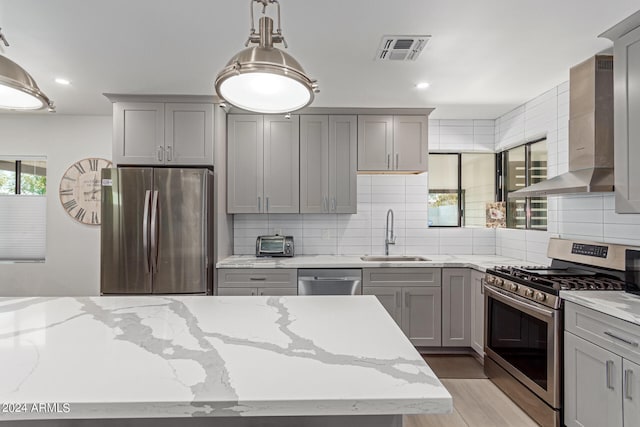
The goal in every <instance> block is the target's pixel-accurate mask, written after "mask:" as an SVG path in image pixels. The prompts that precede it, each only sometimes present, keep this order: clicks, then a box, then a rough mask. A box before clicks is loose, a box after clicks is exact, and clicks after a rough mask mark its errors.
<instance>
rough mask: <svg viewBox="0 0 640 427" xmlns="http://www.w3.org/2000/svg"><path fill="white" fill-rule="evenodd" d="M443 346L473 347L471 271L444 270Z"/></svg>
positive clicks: (465, 269)
mask: <svg viewBox="0 0 640 427" xmlns="http://www.w3.org/2000/svg"><path fill="white" fill-rule="evenodd" d="M442 314H443V316H442V346H443V347H469V346H470V345H471V319H470V315H471V271H470V270H469V269H468V268H443V269H442Z"/></svg>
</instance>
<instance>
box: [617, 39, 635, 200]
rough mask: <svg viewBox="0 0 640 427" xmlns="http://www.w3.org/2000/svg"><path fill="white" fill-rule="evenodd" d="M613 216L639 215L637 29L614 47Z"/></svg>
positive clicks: (618, 41) (619, 40)
mask: <svg viewBox="0 0 640 427" xmlns="http://www.w3.org/2000/svg"><path fill="white" fill-rule="evenodd" d="M614 58H615V63H614V67H613V71H614V75H615V98H614V99H615V101H614V102H615V107H614V108H615V113H616V114H615V117H614V122H615V125H614V126H615V133H614V135H615V194H616V196H615V197H616V212H618V213H640V168H638V163H639V162H640V143H638V141H640V28H636V29H635V30H633V31H630V32H629V33H627V34H625V35H623V36H622V37H620V38H619V39H618V40H616V41H615V43H614Z"/></svg>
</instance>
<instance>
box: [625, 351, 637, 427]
mask: <svg viewBox="0 0 640 427" xmlns="http://www.w3.org/2000/svg"><path fill="white" fill-rule="evenodd" d="M622 370H623V377H622V393H623V404H622V405H623V406H624V425H625V427H628V426H633V425H637V423H640V365H638V364H636V363H633V362H630V361H628V360H627V359H623V360H622Z"/></svg>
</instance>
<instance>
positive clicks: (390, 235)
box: [384, 209, 396, 255]
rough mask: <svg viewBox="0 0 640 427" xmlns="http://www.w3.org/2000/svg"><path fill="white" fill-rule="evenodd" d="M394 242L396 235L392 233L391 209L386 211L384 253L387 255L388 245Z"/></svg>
mask: <svg viewBox="0 0 640 427" xmlns="http://www.w3.org/2000/svg"><path fill="white" fill-rule="evenodd" d="M389 215H391V230H389ZM395 244H396V236H394V235H393V209H389V210H388V211H387V227H386V229H385V232H384V254H385V255H389V245H395Z"/></svg>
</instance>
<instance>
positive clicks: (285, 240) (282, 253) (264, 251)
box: [256, 234, 294, 257]
mask: <svg viewBox="0 0 640 427" xmlns="http://www.w3.org/2000/svg"><path fill="white" fill-rule="evenodd" d="M293 254H294V248H293V236H280V235H278V234H276V235H275V236H258V238H257V239H256V256H257V257H267V256H274V257H275V256H277V257H288V256H293Z"/></svg>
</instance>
